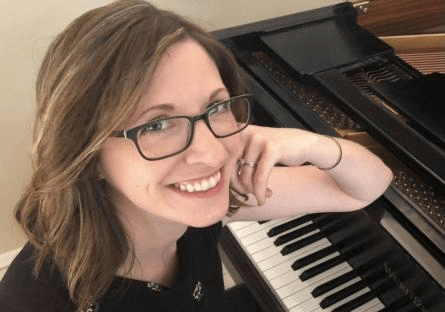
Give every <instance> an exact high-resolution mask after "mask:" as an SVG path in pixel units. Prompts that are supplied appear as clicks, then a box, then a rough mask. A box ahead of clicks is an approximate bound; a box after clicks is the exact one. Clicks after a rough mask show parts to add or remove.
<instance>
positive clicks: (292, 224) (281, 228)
mask: <svg viewBox="0 0 445 312" xmlns="http://www.w3.org/2000/svg"><path fill="white" fill-rule="evenodd" d="M306 222H311V223H312V215H310V214H307V215H304V216H302V217H299V218H296V219H292V220H290V221H288V222H284V223H281V224H280V225H277V226H274V227H273V228H271V229H270V230H269V232H267V236H269V237H273V236H276V235H279V234H282V233H283V232H286V231H287V230H290V229H293V228H296V227H297V226H299V225H302V224H304V223H306Z"/></svg>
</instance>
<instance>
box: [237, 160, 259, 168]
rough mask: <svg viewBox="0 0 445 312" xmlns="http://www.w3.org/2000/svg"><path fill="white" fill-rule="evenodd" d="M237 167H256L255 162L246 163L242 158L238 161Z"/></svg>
mask: <svg viewBox="0 0 445 312" xmlns="http://www.w3.org/2000/svg"><path fill="white" fill-rule="evenodd" d="M238 165H239V166H240V167H242V166H249V167H255V166H256V161H255V162H248V161H246V160H245V159H244V158H241V159H240V160H238Z"/></svg>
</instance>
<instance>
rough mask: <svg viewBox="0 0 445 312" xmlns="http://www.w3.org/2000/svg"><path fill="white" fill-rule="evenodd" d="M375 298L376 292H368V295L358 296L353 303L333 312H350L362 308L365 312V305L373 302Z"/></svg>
mask: <svg viewBox="0 0 445 312" xmlns="http://www.w3.org/2000/svg"><path fill="white" fill-rule="evenodd" d="M375 298H376V296H375V294H374V292H372V291H368V292H367V293H364V294H363V295H361V296H358V297H357V298H354V299H352V300H351V301H349V302H347V303H345V304H343V305H341V306H339V307H337V308H335V309H333V310H332V312H350V311H352V310H354V309H356V308H358V307H360V306H361V308H362V311H363V310H364V304H365V303H368V302H370V301H372V300H373V299H375Z"/></svg>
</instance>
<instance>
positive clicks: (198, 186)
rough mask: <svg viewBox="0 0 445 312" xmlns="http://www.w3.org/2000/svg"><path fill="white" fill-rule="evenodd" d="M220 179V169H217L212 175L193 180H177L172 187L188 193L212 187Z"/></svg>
mask: <svg viewBox="0 0 445 312" xmlns="http://www.w3.org/2000/svg"><path fill="white" fill-rule="evenodd" d="M220 181H221V171H218V172H217V173H215V174H214V175H212V176H210V177H207V178H204V179H201V180H197V181H193V182H178V183H175V184H174V187H175V188H176V189H178V190H181V191H183V192H188V193H194V192H205V191H208V190H210V189H213V188H214V187H215V186H217V185H218V183H219V182H220Z"/></svg>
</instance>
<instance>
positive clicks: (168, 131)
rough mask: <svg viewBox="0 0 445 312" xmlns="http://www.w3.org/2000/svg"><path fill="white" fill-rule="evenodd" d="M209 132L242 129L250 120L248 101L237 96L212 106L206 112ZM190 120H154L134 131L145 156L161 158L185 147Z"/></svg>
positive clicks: (227, 132)
mask: <svg viewBox="0 0 445 312" xmlns="http://www.w3.org/2000/svg"><path fill="white" fill-rule="evenodd" d="M206 118H207V120H208V122H209V125H210V128H211V131H212V132H213V134H214V135H215V136H216V137H226V136H229V135H232V134H234V133H236V132H238V131H240V129H242V128H244V127H245V126H246V124H247V122H248V120H249V100H248V97H247V96H239V97H234V98H232V99H229V100H227V101H224V102H221V103H218V104H215V105H213V106H211V107H210V108H209V109H208V110H207V112H206ZM191 127H192V125H191V121H190V120H189V119H188V118H186V117H171V118H165V119H161V120H158V121H154V122H151V123H148V124H146V125H145V127H143V128H141V129H140V130H139V132H138V134H137V140H138V145H139V149H140V151H141V153H142V154H143V155H144V156H145V157H146V158H160V157H166V156H168V155H172V154H176V153H177V152H179V151H181V150H183V149H185V148H186V147H187V146H188V144H189V143H190V140H191V134H192V128H191Z"/></svg>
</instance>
